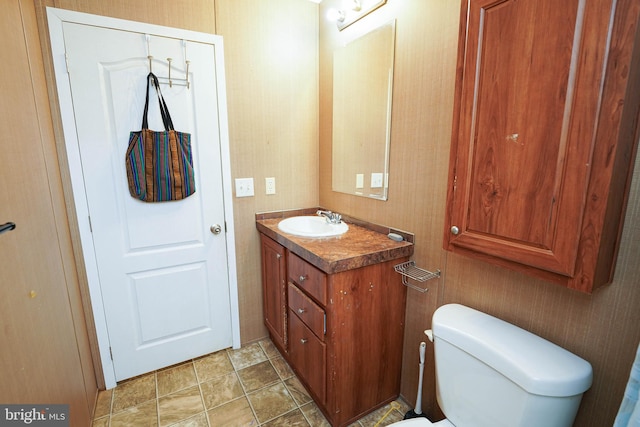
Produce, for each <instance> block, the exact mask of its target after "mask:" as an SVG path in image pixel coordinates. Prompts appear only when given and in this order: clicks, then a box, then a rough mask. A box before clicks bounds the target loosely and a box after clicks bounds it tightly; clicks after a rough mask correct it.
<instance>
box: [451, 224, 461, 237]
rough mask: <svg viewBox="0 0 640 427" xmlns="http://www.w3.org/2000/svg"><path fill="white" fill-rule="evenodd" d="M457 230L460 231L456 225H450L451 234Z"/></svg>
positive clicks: (456, 232)
mask: <svg viewBox="0 0 640 427" xmlns="http://www.w3.org/2000/svg"><path fill="white" fill-rule="evenodd" d="M459 232H460V229H459V228H458V227H456V226H455V225H454V226H453V227H451V234H455V235H457V234H458V233H459Z"/></svg>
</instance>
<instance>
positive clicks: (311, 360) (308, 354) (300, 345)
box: [289, 311, 327, 403]
mask: <svg viewBox="0 0 640 427" xmlns="http://www.w3.org/2000/svg"><path fill="white" fill-rule="evenodd" d="M289 326H290V329H289V334H290V338H291V341H290V343H289V356H290V362H291V366H292V367H293V368H294V369H295V371H296V373H297V374H298V375H299V376H300V377H301V378H302V379H303V380H304V381H305V382H306V383H307V385H308V386H309V388H310V389H311V391H312V392H313V393H314V394H315V395H316V397H317V398H318V399H319V400H320V403H325V401H326V370H327V368H326V366H327V347H326V345H325V343H323V342H322V341H320V340H319V339H318V337H316V336H315V335H314V333H313V332H311V330H310V329H309V328H307V327H306V326H305V324H304V323H303V322H302V320H300V319H299V318H298V316H297V315H296V314H295V313H294V312H293V311H289Z"/></svg>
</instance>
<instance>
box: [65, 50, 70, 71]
mask: <svg viewBox="0 0 640 427" xmlns="http://www.w3.org/2000/svg"><path fill="white" fill-rule="evenodd" d="M64 64H65V66H66V67H67V74H69V54H68V53H67V52H65V53H64Z"/></svg>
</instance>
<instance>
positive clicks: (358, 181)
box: [356, 173, 364, 188]
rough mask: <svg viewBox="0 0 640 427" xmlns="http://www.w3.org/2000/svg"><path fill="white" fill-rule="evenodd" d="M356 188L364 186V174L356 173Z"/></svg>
mask: <svg viewBox="0 0 640 427" xmlns="http://www.w3.org/2000/svg"><path fill="white" fill-rule="evenodd" d="M356 188H364V174H363V173H357V174H356Z"/></svg>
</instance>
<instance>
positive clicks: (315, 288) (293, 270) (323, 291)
mask: <svg viewBox="0 0 640 427" xmlns="http://www.w3.org/2000/svg"><path fill="white" fill-rule="evenodd" d="M288 261H289V262H288V270H289V280H291V281H292V282H293V283H295V284H297V285H298V287H299V288H302V289H304V290H305V291H307V292H308V293H309V295H311V296H312V297H313V298H315V299H316V300H317V301H318V302H320V303H321V304H323V305H326V304H327V275H326V274H325V273H323V272H322V271H321V270H318V269H317V268H316V267H314V266H312V265H311V264H309V263H308V262H306V261H305V260H303V259H302V258H300V257H299V256H297V255H296V254H293V253H291V252H289V260H288Z"/></svg>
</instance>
